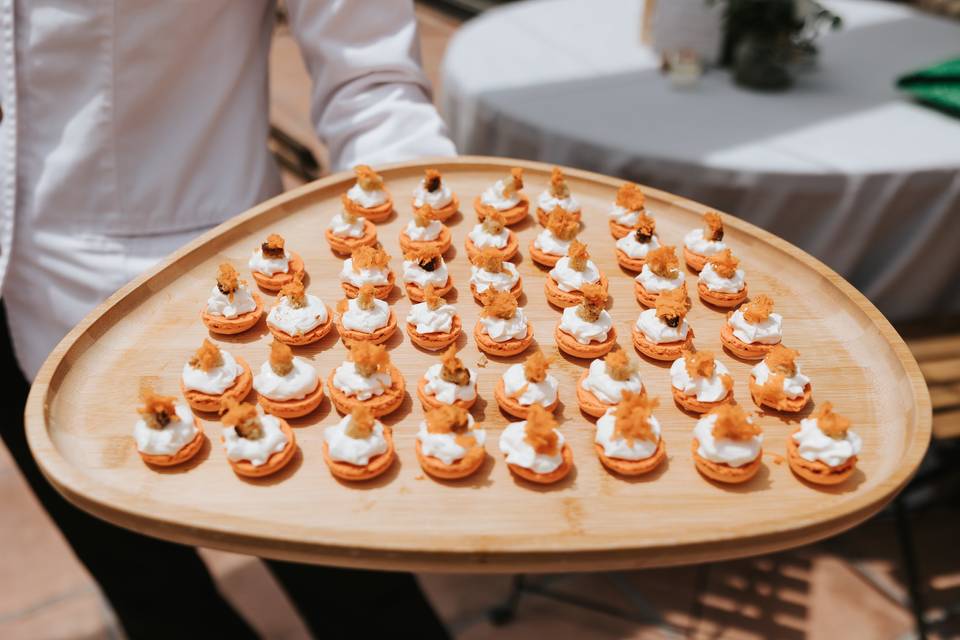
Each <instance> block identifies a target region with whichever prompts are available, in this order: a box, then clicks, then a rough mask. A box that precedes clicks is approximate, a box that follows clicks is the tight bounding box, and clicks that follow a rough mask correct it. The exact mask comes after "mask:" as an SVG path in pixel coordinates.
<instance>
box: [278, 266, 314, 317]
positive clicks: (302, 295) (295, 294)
mask: <svg viewBox="0 0 960 640" xmlns="http://www.w3.org/2000/svg"><path fill="white" fill-rule="evenodd" d="M279 297H281V298H286V299H287V300H289V301H290V306H291V307H295V308H297V309H302V308H303V307H305V306H307V290H306V288H305V287H304V286H303V274H302V273H297V274H296V275H294V276H293V280H291V281H290V282H288V283H287V284H285V285H283V286H282V287H280V293H279Z"/></svg>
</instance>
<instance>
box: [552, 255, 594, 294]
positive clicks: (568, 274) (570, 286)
mask: <svg viewBox="0 0 960 640" xmlns="http://www.w3.org/2000/svg"><path fill="white" fill-rule="evenodd" d="M550 277H551V278H553V280H554V282H556V283H557V288H558V289H560V291H579V290H580V289H582V288H583V285H585V284H594V283H596V282H600V269H599V268H598V267H597V265H596V264H595V263H594V262H593V260H587V264H586V265H584V268H583V271H577V270H576V269H574V268H573V267H571V266H570V258H569V257H567V256H564V257H562V258H560V259H559V260H557V264H556V265H555V266H554V267H553V269H550Z"/></svg>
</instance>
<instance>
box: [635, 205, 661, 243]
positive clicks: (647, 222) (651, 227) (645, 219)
mask: <svg viewBox="0 0 960 640" xmlns="http://www.w3.org/2000/svg"><path fill="white" fill-rule="evenodd" d="M656 232H657V222H656V220H654V219H653V218H651V217H650V216H648V215H647V214H646V213H644V212H643V211H641V212H640V215H639V217H638V218H637V224H636V226H635V227H634V228H633V237H634V238H636V239H637V242H642V243H644V244H646V243H647V242H650V240H651V238H653V234H655V233H656Z"/></svg>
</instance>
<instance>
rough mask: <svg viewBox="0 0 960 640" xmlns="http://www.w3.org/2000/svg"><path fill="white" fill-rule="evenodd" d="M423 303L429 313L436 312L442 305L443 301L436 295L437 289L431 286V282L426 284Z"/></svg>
mask: <svg viewBox="0 0 960 640" xmlns="http://www.w3.org/2000/svg"><path fill="white" fill-rule="evenodd" d="M423 301H424V302H425V303H427V309H430V311H436V310H437V309H439V308H440V307H442V306H443V305H444V302H445V300H444V299H443V298H441V297H440V296H439V295H438V294H437V288H436V287H435V286H433V283H432V282H428V283H427V286H426V288H425V289H424V290H423Z"/></svg>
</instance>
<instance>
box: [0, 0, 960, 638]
mask: <svg viewBox="0 0 960 640" xmlns="http://www.w3.org/2000/svg"><path fill="white" fill-rule="evenodd" d="M418 13H419V17H420V24H421V38H422V42H423V52H424V62H425V66H426V68H427V71H428V74H429V75H430V76H431V77H432V78H434V79H435V78H436V77H437V72H438V68H439V61H440V59H441V57H442V52H443V49H444V48H445V46H446V43H447V40H448V39H449V36H450V34H451V33H452V32H453V30H454V29H455V28H456V24H457V23H456V21H453V20H451V19H449V18H446V17H445V16H443V15H442V14H439V13H437V12H435V11H432V10H428V9H424V8H423V7H420V8H419V9H418ZM272 62H273V64H272V91H273V113H272V116H273V120H274V122H276V123H277V124H279V125H280V126H282V127H283V128H284V129H285V130H286V131H288V132H290V133H292V134H293V135H295V136H296V137H297V138H298V139H300V140H301V141H303V142H304V143H305V144H307V146H309V147H310V148H311V149H313V150H314V151H315V153H316V154H317V155H318V157H319V158H321V159H322V158H323V149H322V145H321V144H320V143H319V142H318V141H317V140H316V138H315V136H314V134H313V132H312V130H311V127H310V124H309V120H308V118H307V116H306V114H307V112H308V105H309V85H308V84H307V82H306V81H305V72H304V69H303V65H302V62H301V60H300V57H299V53H298V52H297V49H296V45H295V43H293V41H292V39H291V38H290V37H289V35H288V34H286V33H285V32H284V31H283V30H282V29H281V31H280V34H279V36H278V38H277V39H276V43H275V48H274V57H273V61H272ZM286 178H287V184H288V185H290V186H293V185H294V184H296V180H295V179H293V178H291V177H290V176H287V177H286ZM0 504H2V505H3V517H2V520H0V549H2V550H3V552H2V553H0V638H3V639H4V640H14V639H21V638H22V639H30V640H45V639H59V638H64V639H66V638H71V639H79V638H83V639H85V640H94V639H99V638H118V637H122V634H121V632H120V631H119V630H118V628H117V626H116V623H115V621H114V619H113V617H112V614H111V613H110V610H109V607H108V606H107V605H106V604H105V603H104V601H103V600H102V598H101V597H100V595H99V593H98V591H97V589H96V586H95V585H94V583H93V581H92V580H91V579H90V577H89V576H88V575H87V574H86V573H85V571H84V570H83V569H82V568H81V567H80V566H79V564H78V563H77V561H76V560H75V559H74V558H73V556H72V555H71V553H70V551H69V549H68V547H67V545H66V544H65V542H64V541H63V539H62V538H61V536H60V534H59V533H58V532H57V531H56V529H55V528H54V527H53V526H52V524H51V523H50V521H49V520H48V519H47V517H46V515H45V514H44V513H43V512H42V511H41V509H40V508H39V507H38V505H37V504H36V502H35V501H34V500H33V497H32V495H31V494H30V492H29V490H28V489H27V487H26V485H25V484H24V482H23V481H22V480H21V479H20V477H19V475H18V473H17V472H16V470H15V469H14V467H13V465H12V463H11V461H10V459H9V457H8V456H7V454H6V451H5V450H4V449H3V448H2V447H0ZM915 524H916V529H917V533H916V535H917V548H918V550H919V551H920V561H921V568H922V570H923V575H924V576H925V578H926V580H925V590H926V593H927V595H928V598H929V600H930V604H931V605H932V606H934V607H946V606H950V605H955V604H956V602H957V601H958V596H960V554H958V553H957V552H956V544H955V536H956V532H957V531H960V515H958V514H957V513H956V512H946V511H934V512H930V513H926V514H924V515H923V516H922V517H919V518H918V519H917V520H916V523H915ZM202 555H203V557H204V559H205V560H206V561H207V562H208V564H209V565H210V567H211V569H212V571H213V573H214V575H215V576H216V578H217V581H218V583H219V585H220V587H221V589H222V590H223V592H224V593H225V594H226V595H227V597H228V598H229V599H230V600H231V601H232V602H233V603H234V604H235V605H237V608H238V609H239V610H240V611H243V612H245V615H247V616H248V617H249V619H250V622H251V623H252V624H253V625H254V626H255V628H256V629H257V630H258V631H260V633H261V634H263V635H264V636H266V637H269V638H284V639H291V640H292V639H300V638H308V637H309V634H308V633H307V631H306V629H305V628H304V626H303V624H302V623H301V621H300V620H299V618H298V617H297V615H296V613H295V611H294V610H293V608H292V607H291V605H290V603H289V601H288V600H287V599H286V597H285V596H284V594H283V593H282V592H281V591H280V589H279V588H278V587H277V585H276V583H275V582H274V581H273V579H272V578H271V576H270V575H269V574H268V573H267V571H266V570H265V569H264V567H263V566H262V565H261V564H260V563H259V562H258V561H256V560H254V559H250V558H246V557H242V556H237V555H233V554H228V553H223V552H216V551H209V550H205V551H203V552H202ZM897 557H898V555H897V546H896V539H895V536H894V532H893V529H892V527H891V526H890V524H889V523H888V522H886V521H882V520H879V521H873V522H870V523H868V524H866V525H864V526H862V527H859V528H858V529H856V530H855V531H853V532H850V533H848V534H845V535H843V536H841V537H840V538H838V539H837V540H835V541H833V542H831V543H830V544H821V545H816V546H813V547H807V548H803V549H797V550H793V551H790V552H786V553H781V554H776V555H773V556H768V557H762V558H754V559H749V560H741V561H734V562H726V563H719V564H714V565H709V566H701V567H681V568H674V569H657V570H649V571H643V572H631V573H624V574H614V575H579V576H561V577H559V578H556V577H551V578H549V580H550V582H549V588H550V589H552V590H554V591H557V592H559V593H561V594H568V595H569V594H572V595H583V596H584V597H590V598H592V599H594V600H595V601H596V602H598V603H600V604H601V605H603V606H606V607H615V608H619V609H623V610H625V611H630V612H632V613H631V615H634V616H637V615H639V612H641V611H642V608H641V605H642V604H643V603H648V604H649V605H651V606H652V607H653V609H654V610H655V611H658V612H659V614H660V615H661V616H662V622H663V624H662V625H661V626H657V625H654V624H650V623H641V622H637V621H634V620H629V619H624V618H620V617H615V616H611V615H607V614H603V613H597V612H595V611H591V610H587V609H583V608H580V607H577V606H572V605H566V604H561V603H559V602H557V601H556V600H553V599H548V598H545V597H542V596H540V595H533V594H526V595H524V596H523V598H522V599H521V601H520V605H519V608H518V615H517V617H516V619H515V620H514V621H513V622H512V623H510V624H508V625H506V626H504V627H496V626H494V625H492V624H491V622H490V621H489V619H488V617H487V615H486V613H487V611H488V609H489V608H490V607H491V606H493V605H495V604H498V603H499V602H501V601H502V600H503V599H504V598H505V597H506V595H507V594H508V593H509V590H510V585H511V579H510V578H509V577H507V576H468V575H425V576H421V582H422V584H423V586H424V588H425V590H426V591H427V593H428V594H429V596H430V598H431V600H432V601H433V603H434V604H435V606H436V607H437V610H438V611H439V612H440V614H441V615H442V616H443V618H444V619H445V620H446V621H447V622H448V624H449V625H450V627H451V629H452V630H453V631H454V632H455V634H456V636H457V637H458V638H463V639H470V640H479V639H482V638H492V637H497V638H518V639H520V638H524V639H526V638H536V637H550V638H554V639H555V640H562V639H563V638H580V639H585V640H586V639H594V638H595V639H606V638H611V639H612V638H654V637H678V636H679V637H691V638H704V639H708V638H709V639H713V638H787V639H791V638H804V637H809V638H834V637H838V636H842V637H844V638H850V639H856V638H899V637H904V635H905V634H907V633H908V632H909V629H910V616H909V615H908V613H907V610H906V609H905V608H904V606H902V604H901V603H902V602H903V599H904V590H903V586H902V585H903V577H902V576H901V575H900V574H899V572H898V571H897V561H896V558H897ZM854 562H856V563H858V564H859V566H861V567H862V568H863V570H865V571H868V572H870V574H871V575H872V576H874V577H875V578H876V579H878V580H879V581H880V582H881V584H883V585H885V586H886V587H887V588H888V590H889V595H887V594H885V593H884V592H883V591H881V590H878V589H876V588H874V587H872V586H868V584H867V583H866V582H865V581H864V579H863V577H862V576H861V575H860V574H858V573H857V571H855V569H854V566H855V565H854V564H852V563H854ZM536 583H537V584H540V583H541V580H540V579H537V581H536ZM586 594H589V595H588V596H587V595H586ZM638 596H642V602H639V603H638V600H637V598H638ZM958 635H960V627H958V626H956V624H955V625H954V626H953V627H951V628H950V629H948V630H947V632H946V633H945V634H944V635H943V637H948V636H953V637H958Z"/></svg>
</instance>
